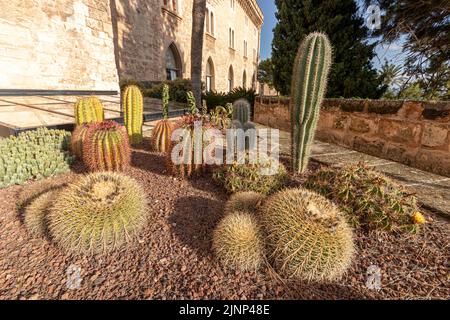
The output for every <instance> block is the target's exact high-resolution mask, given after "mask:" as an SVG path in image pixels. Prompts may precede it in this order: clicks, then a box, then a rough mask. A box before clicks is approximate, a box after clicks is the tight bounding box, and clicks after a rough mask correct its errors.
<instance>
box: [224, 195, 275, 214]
mask: <svg viewBox="0 0 450 320" xmlns="http://www.w3.org/2000/svg"><path fill="white" fill-rule="evenodd" d="M265 198H266V196H265V195H263V194H261V193H257V192H254V191H241V192H237V193H234V194H232V195H231V197H230V199H229V200H228V201H227V203H226V204H225V213H232V212H236V211H239V212H249V213H254V212H256V210H257V207H258V206H259V205H260V204H261V203H262V201H263V200H264V199H265Z"/></svg>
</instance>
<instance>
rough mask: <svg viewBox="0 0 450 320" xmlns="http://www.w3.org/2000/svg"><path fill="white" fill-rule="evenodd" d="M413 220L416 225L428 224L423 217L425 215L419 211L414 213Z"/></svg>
mask: <svg viewBox="0 0 450 320" xmlns="http://www.w3.org/2000/svg"><path fill="white" fill-rule="evenodd" d="M412 219H413V221H414V223H417V224H424V223H425V222H427V221H426V220H425V217H424V216H423V214H421V213H420V212H419V211H416V212H414V213H413V215H412Z"/></svg>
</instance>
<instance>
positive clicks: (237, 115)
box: [233, 99, 250, 123]
mask: <svg viewBox="0 0 450 320" xmlns="http://www.w3.org/2000/svg"><path fill="white" fill-rule="evenodd" d="M233 119H234V120H239V121H240V122H242V123H246V122H248V121H250V103H248V101H247V100H245V99H239V100H237V101H235V102H234V103H233Z"/></svg>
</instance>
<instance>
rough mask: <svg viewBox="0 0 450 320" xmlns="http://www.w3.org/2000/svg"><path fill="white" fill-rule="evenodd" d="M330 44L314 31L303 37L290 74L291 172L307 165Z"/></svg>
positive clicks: (323, 88) (325, 84) (329, 63)
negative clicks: (292, 71)
mask: <svg viewBox="0 0 450 320" xmlns="http://www.w3.org/2000/svg"><path fill="white" fill-rule="evenodd" d="M331 52H332V47H331V44H330V41H329V40H328V37H327V36H326V35H325V34H322V33H318V32H314V33H311V34H309V35H308V36H307V37H306V38H305V40H303V42H302V44H301V46H300V48H299V50H298V53H297V57H296V59H295V65H294V73H293V76H292V86H291V87H292V92H291V99H292V102H291V104H292V106H291V108H292V109H291V111H292V114H291V122H292V123H291V126H292V162H293V169H294V172H298V173H302V172H304V171H305V170H306V167H307V166H308V160H309V155H310V151H311V143H312V141H313V138H314V133H315V130H316V127H317V121H318V119H319V112H320V105H321V104H322V100H323V97H324V95H325V91H326V87H327V80H328V74H329V71H330V67H331Z"/></svg>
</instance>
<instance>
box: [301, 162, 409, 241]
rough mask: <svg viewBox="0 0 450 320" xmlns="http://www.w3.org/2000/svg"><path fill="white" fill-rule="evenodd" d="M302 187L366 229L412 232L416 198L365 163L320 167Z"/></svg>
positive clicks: (351, 221) (353, 222) (356, 224)
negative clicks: (334, 206)
mask: <svg viewBox="0 0 450 320" xmlns="http://www.w3.org/2000/svg"><path fill="white" fill-rule="evenodd" d="M305 187H307V188H308V189H311V190H314V191H316V192H318V193H320V194H322V195H324V196H325V197H327V198H328V199H330V200H332V201H333V202H335V203H336V204H338V205H339V206H340V207H341V209H342V210H343V211H344V212H345V213H346V215H347V218H348V220H349V221H350V223H351V224H352V225H353V226H355V227H358V226H361V227H363V228H366V229H369V230H385V231H389V232H391V231H399V232H402V231H408V232H415V231H416V230H417V228H418V225H417V224H415V223H414V221H413V218H412V216H413V214H414V213H415V212H417V211H418V206H417V199H416V197H415V196H414V195H413V194H411V193H410V192H408V191H407V190H406V189H405V188H404V187H403V186H401V185H400V184H398V183H396V182H394V181H392V180H391V179H389V178H388V177H386V176H385V175H383V174H381V173H380V172H378V171H376V170H374V169H371V168H369V167H367V166H365V165H364V164H357V165H350V166H345V167H339V168H333V167H323V168H320V169H319V170H318V171H316V172H314V173H313V174H311V175H310V176H309V178H308V180H307V181H306V183H305Z"/></svg>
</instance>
